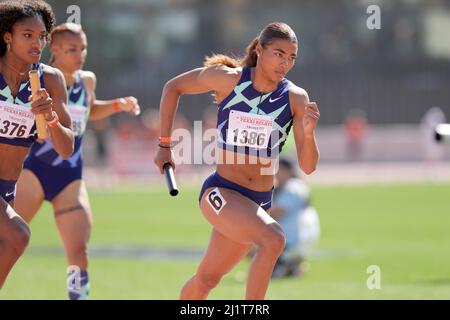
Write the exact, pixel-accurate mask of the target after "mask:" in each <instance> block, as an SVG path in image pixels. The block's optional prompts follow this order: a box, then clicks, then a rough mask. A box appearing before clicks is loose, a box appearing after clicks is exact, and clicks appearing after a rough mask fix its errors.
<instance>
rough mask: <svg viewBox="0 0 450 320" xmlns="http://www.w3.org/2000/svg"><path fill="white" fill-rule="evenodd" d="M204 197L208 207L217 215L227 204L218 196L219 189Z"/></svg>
mask: <svg viewBox="0 0 450 320" xmlns="http://www.w3.org/2000/svg"><path fill="white" fill-rule="evenodd" d="M206 197H207V199H208V202H209V205H210V206H211V207H212V208H213V210H214V212H215V213H216V214H219V213H220V210H222V208H223V207H224V206H225V205H226V204H227V201H226V200H225V199H224V198H223V196H222V195H221V194H220V191H219V188H215V189H213V190H211V192H210V193H208V195H207V196H206Z"/></svg>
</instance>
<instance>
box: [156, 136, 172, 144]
mask: <svg viewBox="0 0 450 320" xmlns="http://www.w3.org/2000/svg"><path fill="white" fill-rule="evenodd" d="M159 142H160V143H171V142H172V138H171V137H159Z"/></svg>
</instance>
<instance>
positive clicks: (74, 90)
mask: <svg viewBox="0 0 450 320" xmlns="http://www.w3.org/2000/svg"><path fill="white" fill-rule="evenodd" d="M80 90H81V86H80V87H78V88H73V90H72V93H73V94H77V93H78V92H80Z"/></svg>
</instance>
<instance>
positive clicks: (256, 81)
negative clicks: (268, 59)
mask: <svg viewBox="0 0 450 320" xmlns="http://www.w3.org/2000/svg"><path fill="white" fill-rule="evenodd" d="M251 70H252V72H251V73H252V76H251V78H252V83H253V88H255V90H256V91H258V92H261V93H269V92H272V91H274V90H275V89H276V88H277V86H278V83H276V82H273V81H271V80H269V79H268V78H267V77H266V76H264V71H263V70H262V69H261V68H260V67H258V66H256V67H255V68H252V69H251Z"/></svg>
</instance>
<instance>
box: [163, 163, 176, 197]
mask: <svg viewBox="0 0 450 320" xmlns="http://www.w3.org/2000/svg"><path fill="white" fill-rule="evenodd" d="M163 170H164V174H165V176H166V182H167V188H169V193H170V195H171V196H173V197H174V196H176V195H177V194H178V187H177V182H176V181H175V175H174V173H173V168H172V166H171V165H170V163H165V164H164V166H163Z"/></svg>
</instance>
